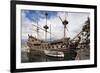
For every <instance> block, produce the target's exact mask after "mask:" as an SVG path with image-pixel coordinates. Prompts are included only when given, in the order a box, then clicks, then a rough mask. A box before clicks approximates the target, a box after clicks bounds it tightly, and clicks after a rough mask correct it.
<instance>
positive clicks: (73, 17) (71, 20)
mask: <svg viewBox="0 0 100 73" xmlns="http://www.w3.org/2000/svg"><path fill="white" fill-rule="evenodd" d="M45 12H47V13H48V16H47V26H48V27H49V29H48V30H47V31H48V32H50V26H51V39H52V40H57V39H61V38H63V37H64V26H63V24H62V22H61V20H60V18H59V17H61V19H62V20H65V19H67V21H68V24H67V26H66V27H67V29H68V30H66V37H70V38H71V39H72V38H74V37H75V36H76V35H77V34H78V33H79V32H80V31H81V30H82V26H83V25H85V24H84V23H85V21H86V20H87V18H88V17H89V13H86V12H85V13H84V12H61V11H37V10H21V26H22V27H21V28H22V32H21V33H22V39H28V34H29V35H32V36H34V37H37V32H36V29H37V27H36V26H37V22H38V27H39V28H41V29H43V30H44V28H43V26H44V25H46V16H45ZM41 29H39V36H38V38H39V39H42V40H44V39H45V31H43V30H41ZM47 39H48V40H50V34H49V33H47Z"/></svg>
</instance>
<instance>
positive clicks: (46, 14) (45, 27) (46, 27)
mask: <svg viewBox="0 0 100 73" xmlns="http://www.w3.org/2000/svg"><path fill="white" fill-rule="evenodd" d="M45 16H46V25H45V26H44V27H43V28H44V29H45V41H47V29H49V27H48V26H47V16H48V13H47V12H46V13H45Z"/></svg>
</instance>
